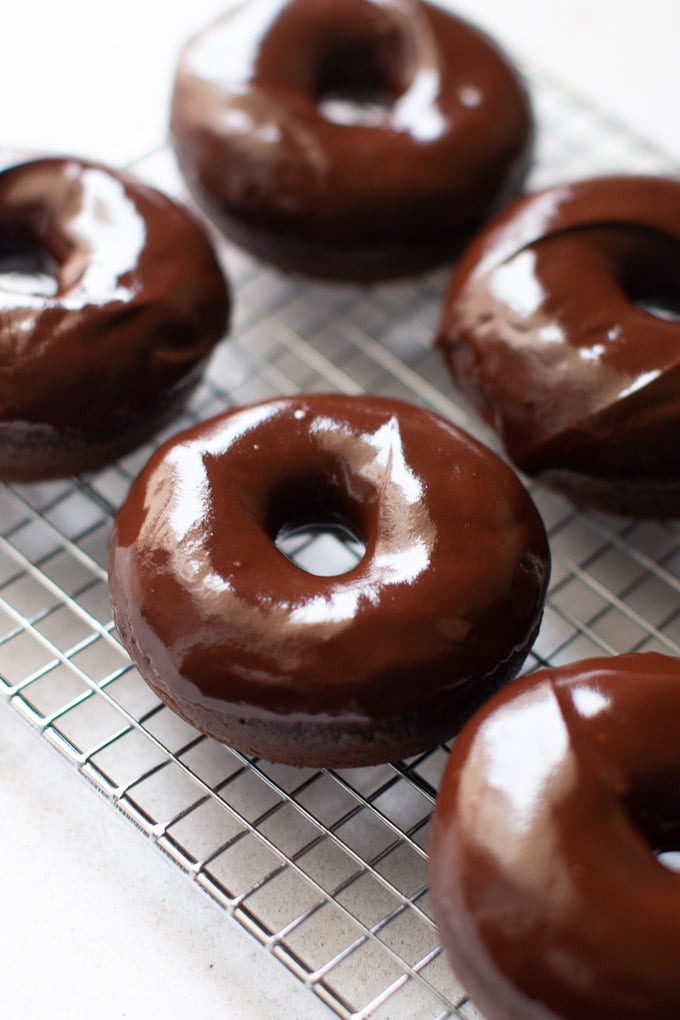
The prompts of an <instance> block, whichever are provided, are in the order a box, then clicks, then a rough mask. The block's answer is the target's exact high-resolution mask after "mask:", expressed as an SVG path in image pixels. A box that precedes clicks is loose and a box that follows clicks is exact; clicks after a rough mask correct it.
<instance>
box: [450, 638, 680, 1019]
mask: <svg viewBox="0 0 680 1020" xmlns="http://www.w3.org/2000/svg"><path fill="white" fill-rule="evenodd" d="M679 738H680V662H679V661H678V660H677V659H674V658H670V657H667V656H663V655H658V654H656V653H648V654H641V655H624V656H620V657H618V658H606V659H605V658H602V659H591V660H588V661H585V662H581V663H576V664H573V665H570V666H567V667H562V668H560V669H552V670H549V669H546V670H541V671H540V672H538V673H536V674H534V675H533V676H530V677H528V678H525V679H523V680H520V681H518V682H517V683H515V684H512V685H510V686H509V687H508V688H506V689H505V690H504V691H503V692H502V693H501V694H500V695H499V696H497V697H495V698H494V699H493V700H492V701H490V702H489V703H488V704H487V705H485V706H484V708H483V709H482V710H481V711H480V712H479V713H478V714H477V715H476V716H475V717H474V718H473V719H472V720H471V721H470V722H469V724H468V725H467V726H466V727H465V729H464V730H463V732H462V733H461V735H460V737H459V738H458V740H457V741H456V744H455V745H454V748H453V751H452V754H451V758H450V761H449V764H448V767H447V770H446V772H445V775H444V779H443V782H442V785H441V789H440V791H439V796H438V800H437V807H436V812H435V816H434V823H433V828H432V831H431V837H430V852H431V862H430V875H431V885H432V904H433V909H434V912H435V917H436V919H437V923H438V925H439V930H440V934H441V937H442V940H443V943H444V946H445V947H446V949H447V951H448V953H449V957H450V960H451V963H452V965H453V967H454V969H455V970H456V972H457V974H458V975H459V976H460V978H461V980H462V981H463V982H464V984H465V985H466V987H467V989H468V990H469V992H470V993H471V995H472V996H473V998H474V999H475V1001H476V1002H477V1005H478V1006H479V1007H480V1009H481V1010H482V1012H483V1013H484V1015H485V1016H486V1017H487V1018H488V1020H675V1018H677V1017H678V1016H680V982H679V981H678V960H679V959H680V875H679V874H677V873H675V872H672V871H671V870H669V869H668V868H666V867H664V865H663V864H662V863H661V862H660V861H659V860H658V858H657V856H656V854H655V852H654V851H657V852H658V851H663V850H667V849H678V847H680V739H679Z"/></svg>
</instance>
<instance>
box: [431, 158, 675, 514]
mask: <svg viewBox="0 0 680 1020" xmlns="http://www.w3.org/2000/svg"><path fill="white" fill-rule="evenodd" d="M659 298H663V299H668V298H670V299H673V300H675V303H676V305H677V303H678V299H680V181H675V180H670V179H664V178H654V177H607V178H597V179H594V180H586V181H580V182H578V183H576V184H570V185H565V186H562V187H556V188H552V189H549V190H547V191H543V192H541V193H540V194H536V195H533V196H531V197H526V198H523V199H520V200H518V201H517V202H516V203H515V204H513V205H512V206H510V207H509V208H508V209H507V210H506V212H504V213H503V214H501V216H500V217H499V218H498V219H497V220H496V221H495V222H494V223H492V224H490V225H489V226H488V227H487V228H486V229H485V230H484V231H483V232H482V233H481V234H480V235H479V236H478V238H477V239H476V240H475V242H474V243H473V244H472V245H471V247H470V248H469V250H468V252H467V253H466V255H465V257H464V258H463V260H462V262H461V264H460V267H459V269H458V270H457V271H456V272H455V274H454V277H453V281H452V284H451V288H450V290H449V294H448V297H447V300H446V304H445V308H444V313H443V316H442V321H441V325H440V328H439V333H438V338H437V339H438V343H439V344H440V345H441V348H442V350H443V353H444V356H445V358H446V360H447V362H448V366H449V368H450V370H451V374H452V376H453V378H454V380H455V382H456V383H457V384H458V385H459V386H460V387H461V389H462V390H463V391H464V392H465V393H466V394H467V395H468V397H469V398H471V400H472V402H473V403H474V404H475V405H476V406H477V409H478V410H479V412H480V413H481V415H482V416H483V417H484V418H486V419H487V420H488V421H489V422H490V423H491V424H492V425H493V426H494V427H495V428H496V430H497V431H498V433H499V435H500V437H501V439H502V442H503V444H504V446H505V449H506V450H507V452H508V454H509V456H510V458H511V459H512V461H513V462H514V464H515V465H516V466H517V467H519V468H520V469H521V470H522V471H524V472H526V473H527V474H529V475H533V476H537V477H538V478H540V479H541V480H542V481H544V482H546V483H547V484H549V485H551V486H552V487H554V488H555V489H558V490H560V491H562V492H563V493H565V494H566V495H568V496H570V497H571V498H572V499H574V500H575V501H576V502H578V503H582V504H584V505H588V506H593V507H596V508H599V509H602V510H607V511H613V512H616V513H625V514H630V515H634V516H647V515H659V516H672V515H676V514H678V513H679V512H680V444H678V442H677V432H678V427H679V426H680V395H679V394H680V320H678V317H677V316H675V317H672V316H671V317H666V318H664V317H662V316H661V315H654V314H650V311H649V310H648V309H647V308H645V304H644V303H645V302H646V301H648V300H653V299H659Z"/></svg>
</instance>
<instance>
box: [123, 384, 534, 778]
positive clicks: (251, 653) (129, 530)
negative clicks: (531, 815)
mask: <svg viewBox="0 0 680 1020" xmlns="http://www.w3.org/2000/svg"><path fill="white" fill-rule="evenodd" d="M310 514H311V515H312V516H314V517H317V516H319V515H320V516H327V515H328V514H335V515H337V514H339V515H340V516H341V517H342V518H343V519H345V520H346V521H348V522H349V524H350V525H351V526H352V527H353V528H354V529H355V530H356V531H357V532H358V533H359V534H360V535H362V536H363V538H364V540H365V542H366V553H365V555H364V557H363V559H362V560H361V562H360V563H359V564H358V565H357V566H356V567H355V568H354V569H352V570H351V571H349V572H348V573H346V574H342V575H340V576H333V577H319V576H315V575H311V574H309V573H307V572H305V571H304V570H302V569H300V568H299V567H298V566H296V565H295V564H293V563H291V562H290V561H289V560H288V559H287V558H286V557H285V556H284V555H283V554H282V553H281V552H280V551H279V549H278V548H277V547H276V545H275V543H274V536H275V535H276V534H277V532H278V530H279V528H280V527H281V526H282V525H283V524H285V523H286V522H290V521H292V520H293V519H295V518H300V517H304V516H309V515H310ZM548 570H549V556H548V550H547V541H546V536H545V531H544V529H543V525H542V522H541V520H540V518H539V516H538V514H537V512H536V509H535V507H534V505H533V503H532V502H531V499H530V498H529V496H528V495H527V493H526V491H525V490H524V489H523V487H522V486H521V484H520V483H519V481H518V480H517V478H516V476H515V475H514V473H513V472H512V471H511V469H510V468H508V467H507V466H506V465H505V464H504V463H503V462H502V461H501V460H500V459H499V458H497V457H496V456H495V455H494V454H492V453H491V452H490V451H488V450H487V449H486V448H485V447H483V446H481V445H480V444H479V443H477V442H476V441H475V440H473V439H472V438H470V437H469V436H466V435H465V434H464V433H462V432H460V431H459V430H457V429H455V428H454V427H453V426H452V425H450V424H449V423H447V422H445V421H444V420H443V419H441V418H439V417H437V416H436V415H434V414H432V413H430V412H427V411H424V410H422V409H419V408H417V407H413V406H411V405H407V404H403V403H400V402H398V401H390V400H386V399H379V398H368V397H366V398H364V397H344V396H334V395H325V396H320V395H314V396H301V397H294V398H293V397H291V398H281V399H279V400H273V401H270V402H266V403H264V404H258V405H254V406H251V407H246V408H242V409H237V410H233V411H230V412H227V413H226V414H225V415H222V416H220V417H218V418H215V419H213V420H212V421H210V422H207V423H205V424H203V425H200V426H198V427H196V428H194V429H192V430H190V431H187V432H185V433H183V434H181V435H180V436H178V437H176V438H175V439H174V440H172V441H170V442H169V443H167V444H166V445H165V446H163V447H162V448H161V449H160V450H159V451H158V452H157V453H156V454H155V455H154V456H153V457H152V459H151V461H150V462H149V464H148V465H147V467H146V468H145V470H144V471H143V472H142V474H141V475H140V477H139V479H138V480H137V482H136V483H135V484H134V486H133V488H132V490H131V492H130V494H129V496H128V498H127V500H126V502H125V504H124V505H123V507H122V508H121V510H120V512H119V514H118V516H117V519H116V523H115V529H114V532H113V536H112V540H111V556H110V586H111V597H112V603H113V607H114V615H115V620H116V624H117V626H118V629H119V632H120V634H121V637H122V639H123V641H124V643H125V644H126V646H127V648H128V650H129V651H130V654H131V656H132V658H133V659H134V661H135V662H136V663H137V665H138V667H139V669H140V671H141V673H142V675H143V676H144V677H145V678H146V679H147V680H148V681H149V682H150V684H151V686H152V687H153V688H154V689H155V690H156V691H157V693H158V694H159V695H160V697H161V698H163V699H164V700H165V701H166V702H167V703H168V704H171V705H172V706H173V707H174V708H175V709H177V710H178V711H179V712H180V714H182V715H184V716H185V718H187V719H189V721H191V722H192V723H193V724H194V725H196V726H197V727H199V728H200V729H202V730H204V731H205V732H207V733H209V734H210V735H212V736H214V737H216V738H217V739H220V740H222V741H224V742H226V743H230V744H232V745H233V746H236V747H239V748H240V749H241V750H245V751H249V752H252V753H257V754H262V755H263V756H265V757H270V758H274V759H276V760H282V761H288V762H290V763H291V764H315V765H343V764H344V765H350V764H369V763H371V762H374V761H386V760H389V759H390V758H396V757H403V756H405V755H407V754H413V753H416V751H418V750H423V749H425V748H427V747H429V746H432V745H433V744H434V743H436V742H437V741H438V740H443V739H445V738H446V737H448V736H451V734H452V733H454V732H455V731H456V730H457V729H458V727H459V726H460V724H461V722H462V720H463V719H464V718H466V717H467V715H469V713H470V712H471V711H472V709H473V708H474V707H475V706H476V705H477V704H478V703H479V702H480V701H481V699H482V698H483V697H484V696H485V695H486V694H488V693H489V691H490V690H492V689H494V688H495V687H497V686H498V684H499V683H501V682H502V681H504V680H506V679H508V678H509V677H510V676H512V675H514V674H515V673H516V672H517V670H518V669H519V666H520V664H521V662H522V661H523V659H524V657H525V656H526V654H527V651H528V648H529V646H530V644H531V641H532V640H533V637H534V635H535V632H536V629H537V627H538V623H539V621H540V617H541V613H542V605H543V598H544V594H545V587H546V583H547V577H548Z"/></svg>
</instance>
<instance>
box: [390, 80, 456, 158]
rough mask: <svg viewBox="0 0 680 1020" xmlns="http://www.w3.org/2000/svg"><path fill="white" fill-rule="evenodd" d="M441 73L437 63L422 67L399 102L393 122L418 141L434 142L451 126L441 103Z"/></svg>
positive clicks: (394, 125) (396, 127) (399, 129)
mask: <svg viewBox="0 0 680 1020" xmlns="http://www.w3.org/2000/svg"><path fill="white" fill-rule="evenodd" d="M440 91H441V77H440V74H439V72H438V71H437V70H436V69H435V68H434V67H425V68H421V69H420V70H419V71H418V72H417V74H416V75H415V76H414V78H413V81H412V82H411V84H410V86H409V87H408V89H407V90H406V92H405V93H404V95H403V96H402V97H401V98H400V99H399V100H398V101H397V102H396V103H395V106H394V113H393V117H392V126H393V127H394V128H395V129H396V130H397V131H404V132H405V133H407V134H409V135H411V137H412V138H413V139H415V141H417V142H423V143H426V142H434V141H436V140H437V139H438V138H441V137H442V136H443V135H444V134H445V133H446V130H447V128H448V121H447V119H446V117H444V116H443V114H442V113H441V111H440V110H439V107H438V106H437V99H438V97H439V93H440Z"/></svg>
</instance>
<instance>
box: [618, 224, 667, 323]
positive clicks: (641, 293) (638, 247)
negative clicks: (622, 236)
mask: <svg viewBox="0 0 680 1020" xmlns="http://www.w3.org/2000/svg"><path fill="white" fill-rule="evenodd" d="M627 235H628V237H627V240H628V244H627V245H626V246H621V248H620V252H619V257H618V258H619V260H620V264H619V276H620V279H621V284H622V286H623V289H624V291H625V294H626V296H627V297H628V299H629V301H631V302H632V303H633V304H634V305H635V306H636V307H637V308H639V309H640V311H642V312H645V314H646V315H651V316H653V317H654V318H655V319H664V320H665V321H667V322H680V287H679V286H678V279H679V278H680V242H678V240H677V238H675V237H671V236H669V235H667V234H664V233H662V232H661V231H659V230H650V229H648V228H647V229H645V228H638V229H637V230H631V229H629V230H628V231H627Z"/></svg>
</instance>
